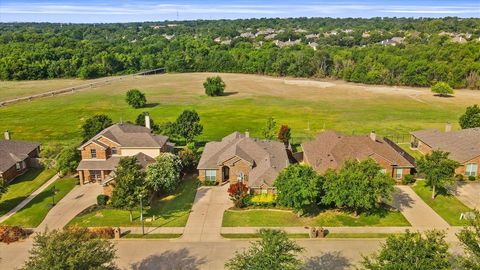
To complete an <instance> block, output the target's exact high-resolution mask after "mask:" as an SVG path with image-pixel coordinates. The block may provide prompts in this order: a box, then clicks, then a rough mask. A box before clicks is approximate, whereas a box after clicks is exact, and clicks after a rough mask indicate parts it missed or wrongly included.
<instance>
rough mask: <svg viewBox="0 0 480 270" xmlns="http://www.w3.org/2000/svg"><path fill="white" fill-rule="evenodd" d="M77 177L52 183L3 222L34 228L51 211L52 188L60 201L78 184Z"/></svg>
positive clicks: (56, 198) (56, 199)
mask: <svg viewBox="0 0 480 270" xmlns="http://www.w3.org/2000/svg"><path fill="white" fill-rule="evenodd" d="M77 181H78V180H77V179H75V178H62V179H59V180H57V181H55V182H54V183H53V184H51V185H50V186H49V187H48V188H47V189H46V190H44V191H43V192H42V193H40V194H38V195H37V196H36V197H35V198H34V199H33V200H31V201H30V202H29V203H28V204H27V205H25V207H24V208H22V209H20V211H18V212H17V213H15V214H14V215H13V216H11V217H10V218H9V219H7V220H6V221H5V222H3V224H6V225H18V226H22V227H27V228H34V227H37V226H38V225H40V223H42V221H43V219H44V218H45V216H46V215H47V214H48V212H49V211H50V208H51V206H50V204H51V203H52V191H51V190H52V188H53V187H55V189H56V190H57V194H55V201H56V202H58V201H60V200H61V199H62V198H63V197H65V195H67V194H68V193H69V192H70V191H71V190H72V189H73V188H74V187H75V185H76V183H77Z"/></svg>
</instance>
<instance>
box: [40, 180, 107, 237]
mask: <svg viewBox="0 0 480 270" xmlns="http://www.w3.org/2000/svg"><path fill="white" fill-rule="evenodd" d="M101 193H102V186H101V185H99V184H87V185H83V186H76V187H75V188H73V189H72V191H70V192H69V193H68V194H67V195H66V196H65V197H63V199H62V200H61V201H59V202H58V203H57V204H56V205H55V207H53V208H52V209H51V210H50V212H48V214H47V216H46V217H45V219H44V220H43V222H42V223H41V224H40V225H39V226H38V227H37V228H36V229H35V231H37V232H39V231H40V232H41V231H44V230H45V229H47V228H48V229H49V230H54V229H61V228H63V227H64V226H65V225H67V224H68V222H69V221H70V220H72V219H73V218H74V217H75V216H76V215H78V214H80V212H82V211H83V210H85V209H86V208H87V207H89V206H91V205H94V204H96V203H97V196H98V195H99V194H101Z"/></svg>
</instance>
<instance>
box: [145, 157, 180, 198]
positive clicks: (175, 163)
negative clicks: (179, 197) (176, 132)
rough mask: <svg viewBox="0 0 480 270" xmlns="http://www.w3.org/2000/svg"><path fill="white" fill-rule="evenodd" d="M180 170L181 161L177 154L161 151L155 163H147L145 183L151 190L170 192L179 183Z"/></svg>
mask: <svg viewBox="0 0 480 270" xmlns="http://www.w3.org/2000/svg"><path fill="white" fill-rule="evenodd" d="M181 171H182V162H181V160H180V158H179V157H178V156H176V155H174V154H171V153H162V154H160V155H159V156H158V157H157V158H156V159H155V163H153V164H150V165H148V167H147V176H146V178H145V180H146V181H145V184H146V186H147V188H149V189H150V190H151V191H153V192H160V191H163V192H165V193H168V192H172V191H174V190H175V189H176V188H177V187H178V185H179V184H180V172H181Z"/></svg>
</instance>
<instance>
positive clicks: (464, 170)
mask: <svg viewBox="0 0 480 270" xmlns="http://www.w3.org/2000/svg"><path fill="white" fill-rule="evenodd" d="M410 135H411V148H413V149H417V150H418V151H420V152H421V153H423V154H429V153H431V152H432V151H433V150H442V151H445V152H449V153H450V155H449V158H450V159H452V160H455V161H457V162H459V163H460V164H461V166H460V167H458V168H457V170H456V173H457V174H461V175H465V176H473V177H478V176H479V170H478V168H479V165H480V128H469V129H462V130H459V131H452V130H451V125H450V124H447V126H446V127H445V132H441V131H439V130H436V129H429V130H420V131H414V132H411V133H410Z"/></svg>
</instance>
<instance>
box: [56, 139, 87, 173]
mask: <svg viewBox="0 0 480 270" xmlns="http://www.w3.org/2000/svg"><path fill="white" fill-rule="evenodd" d="M80 159H81V157H80V151H78V150H77V147H75V146H67V147H65V148H63V149H62V150H61V151H60V153H59V154H58V156H57V159H56V169H57V171H58V172H60V173H61V174H63V175H65V174H67V173H71V172H74V171H75V170H76V169H77V167H78V163H79V162H80Z"/></svg>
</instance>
